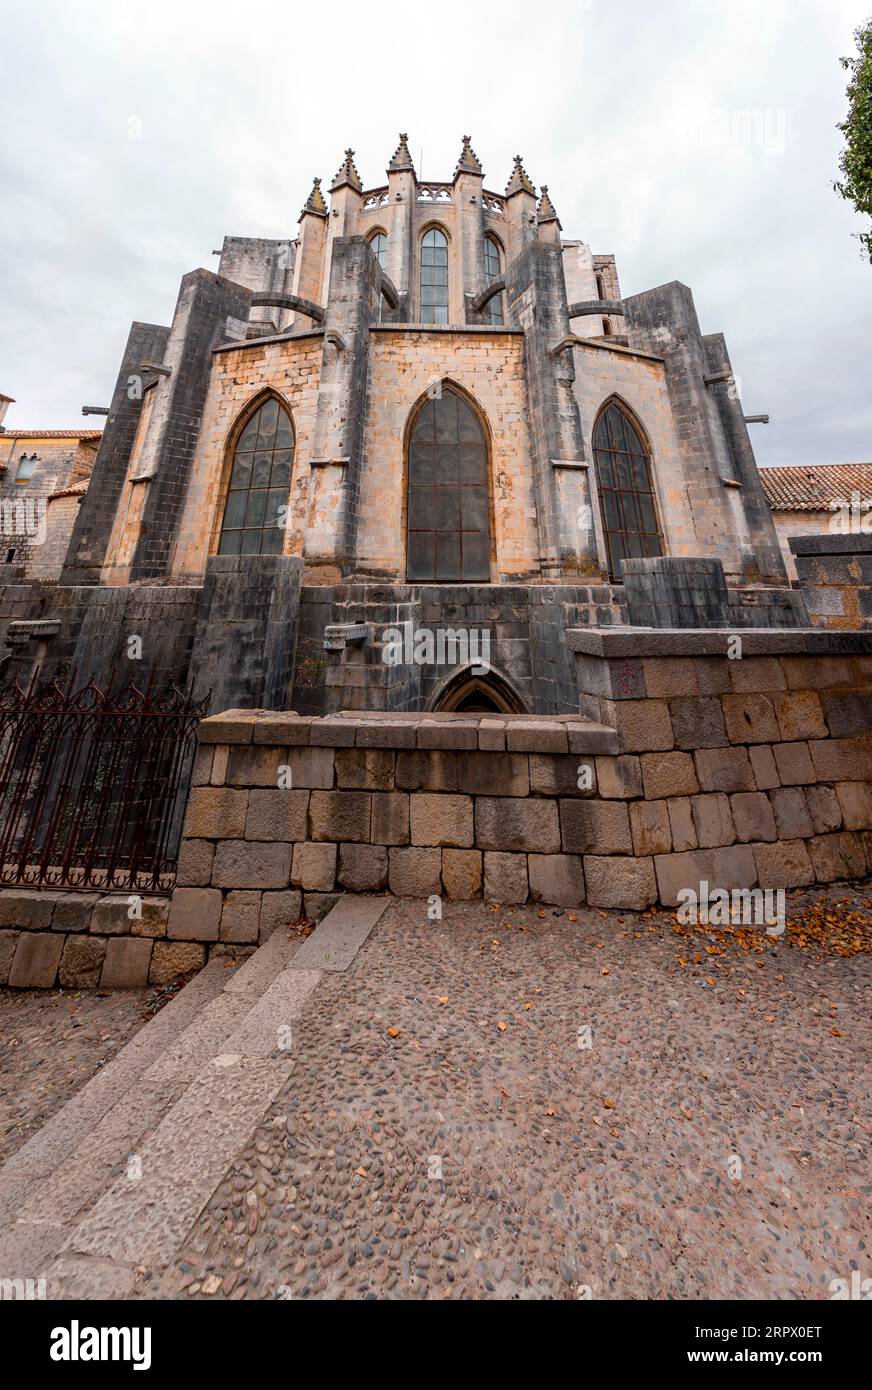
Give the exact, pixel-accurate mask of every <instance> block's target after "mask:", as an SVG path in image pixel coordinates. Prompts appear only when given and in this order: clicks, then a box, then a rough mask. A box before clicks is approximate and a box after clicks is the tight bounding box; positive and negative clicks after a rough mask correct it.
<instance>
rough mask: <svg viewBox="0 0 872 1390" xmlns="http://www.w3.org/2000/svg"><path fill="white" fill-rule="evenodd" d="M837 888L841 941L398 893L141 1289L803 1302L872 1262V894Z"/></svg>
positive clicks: (820, 914) (250, 1294)
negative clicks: (437, 916) (871, 1095)
mask: <svg viewBox="0 0 872 1390" xmlns="http://www.w3.org/2000/svg"><path fill="white" fill-rule="evenodd" d="M840 896H841V897H842V898H844V899H845V901H844V902H843V903H842V904H841V906H837V905H834V904H836V902H837V900H838V899H839V897H840ZM819 897H820V895H819V894H818V893H816V894H814V895H812V896H811V898H806V899H800V898H797V897H796V896H795V895H794V896H792V897H791V901H790V909H789V910H790V911H796V910H797V909H798V908H799V907H800V906H802V905H803V904H804V903H805V902H808V901H811V902H814V901H816V900H818V899H819ZM827 901H828V903H829V905H828V906H825V907H824V908H823V909H819V910H818V911H817V915H816V917H815V921H817V922H818V923H820V922H823V923H826V919H827V917H828V916H830V915H831V916H832V920H833V922H834V923H835V922H840V923H841V924H842V925H841V926H839V927H838V928H837V927H835V926H834V928H833V932H834V942H835V943H836V944H835V945H834V946H830V947H829V948H828V950H824V949H821V947H820V946H819V945H818V944H817V942H816V939H815V929H811V928H810V929H809V931H808V932H807V933H806V932H805V931H804V929H802V928H801V929H800V930H799V931H797V930H796V929H795V928H790V929H789V932H788V936H787V937H786V938H785V939H783V940H781V941H779V942H777V943H773V942H772V941H771V940H767V939H766V938H762V939H761V938H757V939H756V944H752V943H751V942H750V941H749V940H745V941H744V942H743V941H741V940H739V939H737V938H732V937H731V938H730V939H729V940H727V939H726V938H725V937H721V936H719V935H713V936H710V935H708V934H707V933H706V931H705V930H704V929H697V931H696V934H695V935H694V936H692V937H688V936H687V935H683V936H678V935H676V933H675V931H674V925H673V918H672V915H671V914H669V913H660V914H658V915H641V916H640V915H637V914H632V913H626V914H623V915H617V914H611V915H609V916H606V914H605V913H599V912H596V911H592V910H582V909H579V910H578V911H577V912H575V913H572V914H570V913H568V912H563V913H561V912H555V911H553V910H552V909H547V910H539V911H537V910H536V909H535V908H527V909H523V910H521V909H519V910H517V911H514V912H512V911H508V912H507V911H505V910H499V911H493V912H492V911H491V910H489V909H488V908H487V907H485V906H483V905H482V904H480V903H478V904H449V905H446V907H445V915H444V920H442V921H436V922H431V921H427V920H426V912H425V907H424V905H422V904H421V903H410V902H395V903H393V904H391V906H390V907H389V908H388V910H387V912H386V913H385V915H384V917H383V918H382V920H381V921H380V922H379V923H378V925H377V926H376V928H375V930H374V931H373V933H372V935H371V937H370V939H369V940H368V942H367V943H366V945H365V946H364V947H363V949H362V950H361V951H360V953H359V954H358V956H357V958H356V960H355V961H354V963H353V965H352V966H351V968H350V969H349V970H348V971H347V972H346V973H345V974H334V975H328V976H325V977H324V978H323V979H322V981H321V983H320V984H319V986H318V988H317V989H316V991H315V993H314V995H313V996H312V998H311V1000H310V1001H309V1004H308V1006H307V1011H306V1013H305V1014H304V1016H303V1018H302V1019H301V1020H300V1021H299V1022H298V1023H295V1024H294V1038H293V1046H294V1051H295V1053H296V1066H295V1071H294V1073H293V1075H292V1076H291V1078H290V1081H289V1083H288V1085H287V1087H286V1088H285V1090H284V1092H283V1093H282V1095H280V1097H279V1099H278V1102H277V1103H276V1104H275V1105H274V1106H273V1107H272V1109H271V1111H270V1112H269V1113H268V1114H267V1115H266V1117H265V1119H264V1122H263V1124H262V1125H261V1126H260V1127H259V1128H258V1130H257V1131H256V1133H255V1134H254V1135H253V1136H252V1140H251V1143H250V1145H249V1146H248V1148H247V1149H246V1151H245V1152H244V1153H243V1154H241V1155H240V1156H239V1158H238V1160H237V1161H236V1163H235V1164H234V1165H233V1166H232V1167H231V1169H230V1171H229V1172H228V1173H227V1176H226V1179H225V1181H224V1182H223V1184H221V1186H220V1187H219V1188H218V1190H217V1191H216V1193H215V1194H214V1196H213V1198H212V1200H211V1202H210V1204H209V1205H208V1206H207V1208H206V1209H205V1211H204V1212H203V1214H202V1215H201V1218H200V1220H199V1221H198V1222H197V1223H196V1225H195V1227H194V1229H193V1230H192V1231H191V1233H190V1235H189V1238H188V1241H187V1242H186V1246H185V1249H184V1250H183V1251H182V1252H181V1255H180V1258H179V1259H178V1261H177V1262H176V1264H175V1265H174V1266H172V1267H171V1268H170V1269H169V1270H168V1271H167V1273H166V1275H165V1276H164V1278H163V1280H162V1281H161V1282H160V1283H158V1282H157V1281H154V1282H152V1281H150V1279H149V1276H148V1273H147V1272H145V1273H144V1275H143V1278H142V1280H141V1282H140V1285H139V1291H140V1292H141V1293H142V1294H143V1295H144V1296H146V1297H154V1296H156V1295H157V1296H161V1295H163V1296H178V1295H179V1293H180V1291H182V1290H185V1291H186V1294H187V1296H190V1297H197V1296H203V1295H207V1296H213V1297H229V1298H233V1299H238V1298H273V1297H283V1298H294V1299H297V1298H319V1297H328V1298H332V1297H338V1298H374V1297H395V1298H413V1299H424V1298H446V1297H449V1298H450V1297H463V1296H466V1297H475V1298H501V1297H508V1298H537V1297H548V1298H578V1297H587V1296H591V1297H593V1298H618V1297H628V1298H712V1299H717V1298H726V1297H738V1298H743V1299H758V1298H787V1299H789V1298H827V1297H829V1291H828V1284H829V1281H830V1280H831V1279H832V1278H834V1277H848V1278H849V1277H850V1271H851V1270H852V1269H855V1268H860V1269H861V1270H863V1272H864V1277H866V1276H869V1275H872V1260H870V1252H869V1248H868V1241H869V1234H868V1211H869V1193H870V1175H869V1166H868V1158H869V1155H868V1147H867V1142H868V1137H869V1130H868V1119H869V1110H868V1104H867V1102H868V1087H869V1081H868V1068H865V1063H866V1062H867V1060H868V1053H869V1040H870V1039H869V1030H868V997H867V998H866V999H865V1001H864V989H866V990H867V989H868V984H869V975H870V968H869V966H870V957H869V955H868V954H853V955H851V954H849V953H850V951H852V950H854V951H856V950H857V948H858V946H859V947H862V948H864V949H865V950H867V951H868V949H869V947H870V943H872V936H870V933H869V930H868V927H864V926H863V925H859V926H854V925H851V918H847V919H846V918H845V914H846V913H848V912H855V911H856V910H857V909H860V910H861V912H860V913H858V915H857V916H856V917H855V918H854V921H858V920H859V921H862V920H863V919H862V912H865V913H867V914H870V913H872V891H870V890H869V889H867V890H866V891H865V893H864V892H863V890H857V889H852V888H850V887H845V886H844V885H843V886H841V888H839V887H838V886H837V887H836V889H835V890H834V891H833V892H831V893H830V895H829V899H828V900H827ZM812 915H813V916H814V912H813V913H812ZM572 918H575V920H572ZM846 920H847V922H848V926H847V928H845V921H846ZM867 920H872V916H870V917H868V918H867ZM824 934H826V929H824ZM846 941H847V945H845V942H846ZM802 942H805V945H804V946H803V945H802V944H801V943H802ZM852 942H853V944H852ZM838 952H844V954H839V953H838ZM682 962H683V963H682ZM587 1030H589V1031H587ZM588 1043H589V1044H590V1046H588V1045H587V1044H588ZM864 1125H865V1126H866V1127H865V1128H864ZM183 1296H185V1295H184V1294H183Z"/></svg>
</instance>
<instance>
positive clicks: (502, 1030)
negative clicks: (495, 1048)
mask: <svg viewBox="0 0 872 1390" xmlns="http://www.w3.org/2000/svg"><path fill="white" fill-rule="evenodd" d="M508 1026H509V1025H508V1024H507V1023H503V1021H502V1019H500V1021H499V1023H498V1024H497V1027H498V1028H499V1030H500V1032H501V1033H505V1031H506V1029H507V1028H508Z"/></svg>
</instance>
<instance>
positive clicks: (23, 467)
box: [15, 454, 39, 483]
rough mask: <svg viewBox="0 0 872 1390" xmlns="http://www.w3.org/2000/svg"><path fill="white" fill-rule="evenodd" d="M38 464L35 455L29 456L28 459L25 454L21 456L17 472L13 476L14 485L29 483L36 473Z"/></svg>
mask: <svg viewBox="0 0 872 1390" xmlns="http://www.w3.org/2000/svg"><path fill="white" fill-rule="evenodd" d="M38 462H39V459H38V458H37V456H36V454H31V455H30V458H28V457H27V455H26V454H22V455H21V458H20V459H19V460H18V471H17V472H16V474H15V481H16V483H29V482H30V480H31V478H32V477H33V475H34V473H35V472H36V465H37V463H38Z"/></svg>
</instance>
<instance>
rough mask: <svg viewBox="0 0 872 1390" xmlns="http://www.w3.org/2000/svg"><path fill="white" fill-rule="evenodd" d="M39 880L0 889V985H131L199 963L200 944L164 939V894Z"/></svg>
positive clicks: (160, 979)
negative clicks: (46, 884) (136, 901)
mask: <svg viewBox="0 0 872 1390" xmlns="http://www.w3.org/2000/svg"><path fill="white" fill-rule="evenodd" d="M132 901H133V900H132V899H131V898H130V897H129V896H128V895H127V894H123V893H68V892H63V891H57V892H56V891H52V890H49V889H40V888H32V889H31V888H4V889H3V890H2V891H0V985H9V986H10V987H12V988H15V989H52V988H53V987H54V986H60V988H61V989H96V988H97V987H98V986H99V987H100V988H101V989H135V988H138V987H141V986H143V985H146V984H152V985H162V984H166V982H167V981H168V980H171V979H173V978H174V977H175V976H176V975H180V974H186V973H187V972H188V971H191V970H199V968H200V966H202V965H203V964H205V961H206V954H207V947H206V946H204V945H202V944H200V943H197V942H177V941H168V940H167V918H168V916H169V899H168V898H158V897H143V898H141V900H140V913H139V916H138V917H134V918H131V917H130V915H129V914H130V910H131V904H132Z"/></svg>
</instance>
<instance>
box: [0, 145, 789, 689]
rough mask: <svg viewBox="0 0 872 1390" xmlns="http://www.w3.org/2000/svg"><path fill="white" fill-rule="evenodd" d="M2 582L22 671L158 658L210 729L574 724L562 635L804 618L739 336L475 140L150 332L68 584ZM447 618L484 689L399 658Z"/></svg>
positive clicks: (369, 190) (316, 192)
mask: <svg viewBox="0 0 872 1390" xmlns="http://www.w3.org/2000/svg"><path fill="white" fill-rule="evenodd" d="M557 201H558V203H559V199H558V200H557ZM0 580H5V581H6V583H5V585H3V587H2V588H0V593H2V596H3V597H2V611H0V624H2V625H3V627H4V628H6V629H8V634H9V638H10V644H9V648H8V650H9V652H10V653H11V654H12V663H13V667H16V666H17V667H18V668H20V669H21V670H22V671H24V672H25V673H26V671H27V669H28V663H29V662H32V660H33V659H34V653H35V650H36V646H37V645H38V646H39V651H40V660H41V661H42V662H43V663H44V665H45V668H46V669H47V670H48V671H52V670H53V669H55V668H56V669H61V668H65V669H68V668H70V667H71V666H75V667H76V668H77V669H78V670H79V671H81V672H83V673H84V672H87V673H88V674H97V675H98V676H102V678H103V679H104V680H108V679H109V678H110V677H111V676H114V675H115V674H116V673H118V672H119V671H120V672H121V673H122V674H125V675H128V676H129V675H131V674H133V675H136V674H137V672H136V670H133V671H131V670H130V661H131V659H130V657H129V651H130V649H131V648H130V641H129V639H130V637H131V635H136V636H138V637H140V639H141V642H140V648H141V656H140V657H137V658H136V659H137V660H141V661H142V662H143V664H144V666H148V667H149V669H150V670H152V671H154V672H156V673H158V674H160V675H162V676H166V677H168V678H170V677H171V678H172V679H175V680H177V681H181V680H186V679H188V678H191V679H193V681H194V683H195V685H196V686H197V687H198V688H199V689H200V690H201V691H204V690H206V689H210V688H211V690H212V692H213V698H212V706H211V707H212V709H213V710H219V709H221V708H225V707H228V706H251V705H258V706H264V707H267V708H296V709H298V710H300V711H302V712H309V713H323V712H328V711H332V710H339V709H381V710H384V709H394V710H421V709H449V710H450V709H502V710H515V711H529V712H535V713H543V714H546V713H564V712H572V711H576V710H577V709H578V696H577V686H576V683H575V677H574V672H573V666H572V660H571V654H570V653H568V652H567V650H566V644H565V642H564V641H563V640H562V639H563V633H564V632H565V630H566V629H567V628H569V627H579V626H584V625H594V626H605V625H609V626H611V625H614V624H620V623H629V624H633V625H644V626H664V627H671V626H685V627H691V626H723V625H726V624H732V625H743V626H761V625H765V626H795V625H797V624H800V623H803V622H804V621H805V616H804V611H803V604H802V597H801V594H800V593H799V592H798V591H797V590H796V589H795V588H791V586H790V583H789V581H788V579H787V577H786V574H785V568H784V562H783V559H782V555H781V551H780V548H779V542H778V538H777V536H776V533H775V530H774V527H773V523H772V519H771V515H770V511H769V507H768V505H767V501H766V498H765V496H764V493H763V490H762V487H761V484H760V479H759V476H758V472H757V468H756V464H755V461H754V454H753V450H752V447H751V443H750V440H749V435H748V428H747V424H746V420H745V417H744V415H743V409H742V404H741V401H740V400H739V399H738V396H737V392H736V389H735V385H734V381H733V376H732V368H731V364H730V359H729V355H728V352H727V347H726V344H725V342H724V339H723V336H722V335H721V334H719V333H706V334H704V333H702V332H701V330H700V325H699V322H698V319H697V314H696V310H695V307H694V303H693V299H692V296H691V293H690V291H689V289H687V287H686V286H685V285H683V284H681V283H680V282H678V281H674V282H672V283H670V284H667V285H663V286H660V287H658V288H656V289H651V290H648V291H645V292H644V293H641V294H636V295H632V296H630V297H627V298H624V297H623V296H622V294H621V289H620V283H619V279H618V271H617V267H616V264H615V258H614V256H613V255H611V254H599V253H597V252H595V251H594V250H592V249H591V248H590V247H589V246H588V245H587V244H586V243H585V242H584V241H582V240H579V239H575V238H571V237H570V238H568V237H566V236H564V234H563V229H562V226H561V222H560V218H559V216H558V212H557V210H556V206H555V203H554V202H553V201H552V198H551V196H550V194H549V190H548V188H547V187H545V186H542V187H541V188H540V189H539V190H538V191H537V189H536V187H535V186H534V184H533V182H532V181H531V179H530V177H529V176H528V174H527V172H526V170H525V168H524V165H523V162H522V160H521V158H520V157H517V158H516V159H515V161H514V167H513V169H512V170H511V173H510V177H509V180H508V183H507V185H506V187H505V189H504V191H502V192H496V191H492V190H491V189H490V187H489V186H488V185H487V181H486V179H485V175H484V172H483V169H482V165H481V163H480V162H479V159H478V157H477V155H476V153H475V151H474V149H473V147H472V144H471V142H470V139H469V137H463V140H462V145H461V150H460V156H459V159H458V162H457V166H456V168H455V169H454V171H453V173H452V174H451V175H450V177H449V178H448V179H447V180H445V181H444V182H434V181H429V180H428V181H426V182H424V181H422V180H420V179H419V178H418V176H417V174H416V171H415V168H414V165H413V161H412V157H411V155H410V152H409V148H408V144H407V138H406V136H405V135H402V136H401V137H400V141H399V145H398V147H397V149H396V151H395V153H394V154H393V157H392V158H391V160H390V162H389V164H388V167H387V170H386V174H385V178H384V179H383V180H382V181H381V182H380V183H379V184H378V185H377V186H374V187H364V184H363V181H362V180H361V177H360V175H359V173H358V170H357V167H356V165H355V158H354V153H353V151H351V150H348V151H346V154H345V158H344V159H343V161H342V164H341V165H340V168H339V170H338V172H337V174H336V176H335V178H334V179H333V181H332V183H331V185H330V188H329V191H327V192H326V193H325V191H323V190H322V186H321V181H320V180H319V179H316V180H315V181H314V185H313V188H312V191H311V193H310V194H309V197H308V199H307V201H306V203H305V205H304V207H303V209H302V212H301V214H300V218H299V225H298V230H297V234H296V236H293V237H291V236H289V237H288V238H287V239H286V240H264V239H259V238H252V237H240V236H229V237H227V238H225V240H224V244H223V247H222V249H221V252H220V260H219V262H218V268H217V273H215V272H212V271H209V270H204V269H199V270H194V271H191V272H190V273H189V274H186V275H185V276H184V277H183V279H182V282H181V287H180V291H179V296H178V301H177V305H176V309H175V313H174V316H173V320H172V323H171V324H169V325H165V326H164V325H156V324H146V323H134V324H133V325H132V327H131V330H130V335H129V338H128V342H127V347H126V350H125V353H124V358H123V361H122V363H121V365H120V370H119V373H118V378H117V382H116V385H115V389H114V392H113V395H112V399H111V403H110V405H109V412H108V418H107V422H106V428H105V431H104V434H103V437H102V440H101V442H100V447H99V452H98V455H97V458H96V462H95V465H94V468H93V473H92V477H91V481H90V485H89V487H88V491H87V494H86V495H85V496H84V497H83V499H82V501H81V505H80V507H79V510H78V515H77V519H76V522H75V526H74V529H73V533H72V538H71V541H70V545H69V550H68V553H67V556H66V562H65V564H64V565H63V567H62V569H61V572H60V578H59V581H58V582H57V583H56V584H52V585H46V584H42V585H40V584H33V583H20V582H19V583H16V582H14V581H15V576H14V575H13V574H12V573H11V572H9V571H8V569H7V571H6V572H4V571H3V570H2V567H0ZM440 626H441V627H446V628H449V629H452V630H457V631H459V630H467V629H473V628H474V629H476V630H485V631H486V632H487V636H488V639H489V658H490V660H489V670H488V671H487V672H484V673H482V672H481V671H480V670H477V669H475V668H476V663H473V662H471V661H470V660H468V659H466V660H464V659H463V653H462V652H459V653H458V649H457V648H456V647H455V648H453V649H452V648H451V646H450V644H449V649H448V652H449V654H448V656H447V658H446V659H444V660H443V661H442V662H441V663H440V662H425V663H421V662H416V661H414V660H411V661H406V662H403V661H400V662H397V663H393V664H391V663H388V662H386V661H385V660H384V642H383V634H384V631H385V629H386V628H388V627H394V628H397V627H399V629H400V630H402V631H411V632H418V631H419V630H421V629H422V628H423V629H432V628H434V627H440Z"/></svg>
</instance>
